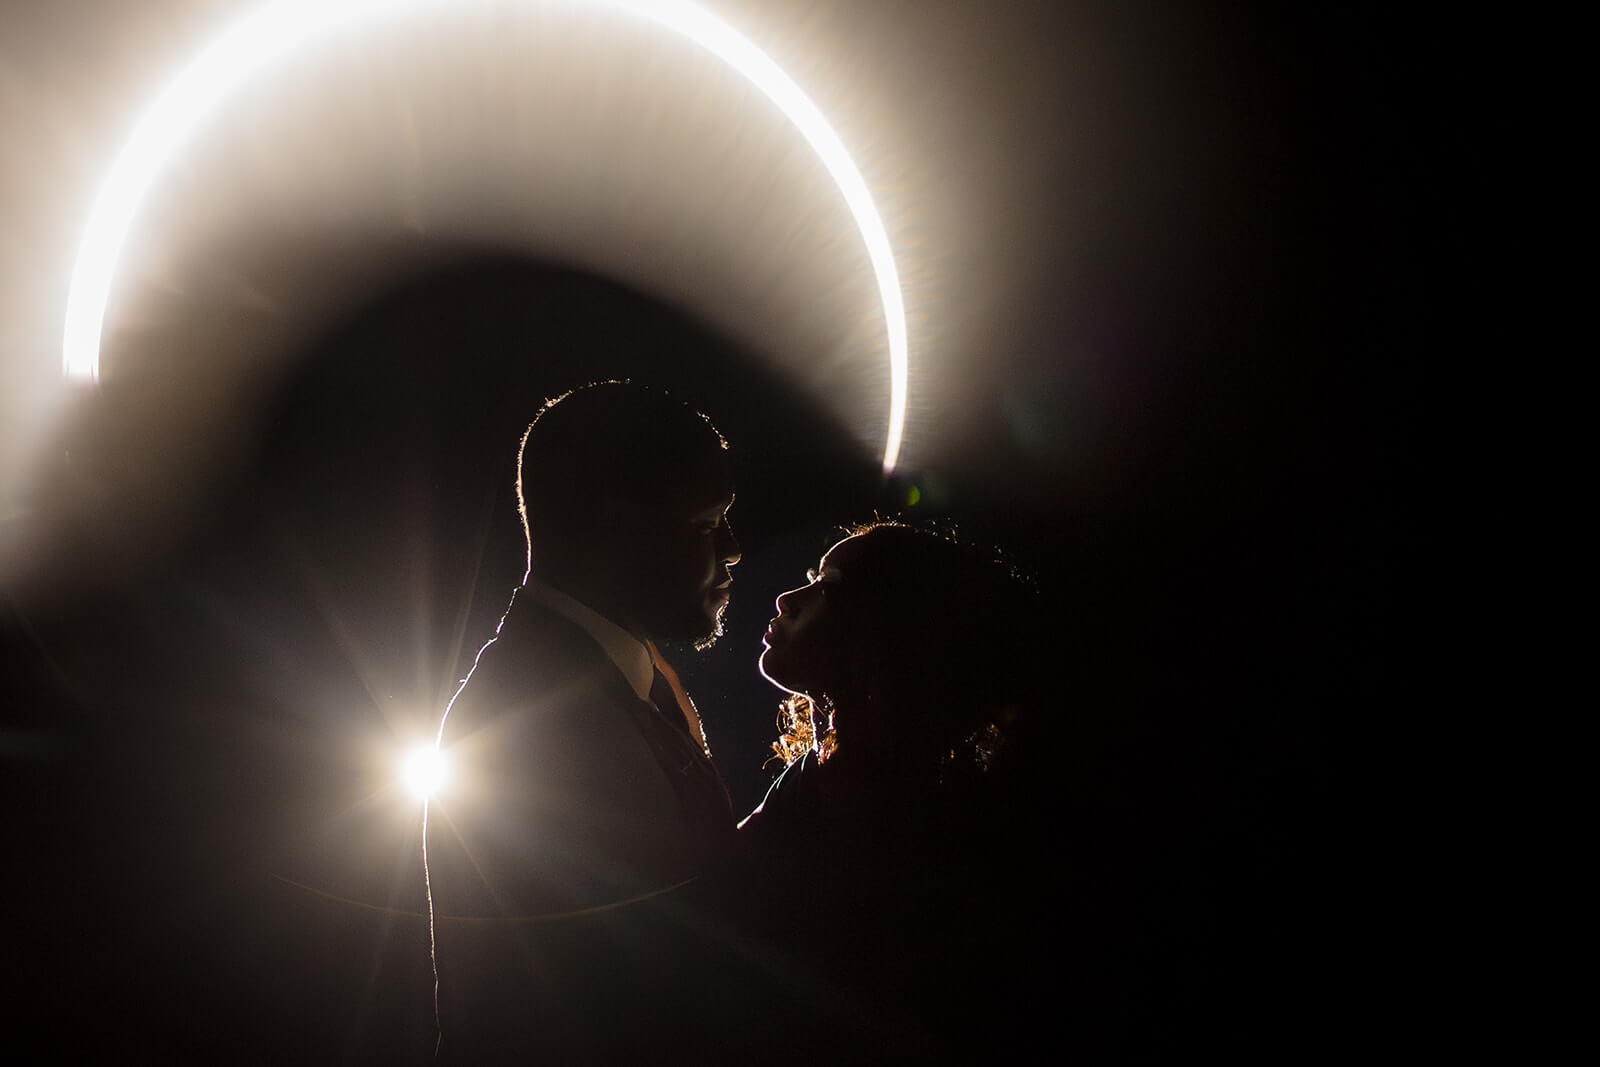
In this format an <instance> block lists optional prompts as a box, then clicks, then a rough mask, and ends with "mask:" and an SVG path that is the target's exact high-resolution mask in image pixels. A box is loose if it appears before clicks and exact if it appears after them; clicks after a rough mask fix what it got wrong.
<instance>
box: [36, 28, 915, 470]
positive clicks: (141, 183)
mask: <svg viewBox="0 0 1600 1067" xmlns="http://www.w3.org/2000/svg"><path fill="white" fill-rule="evenodd" d="M481 2H484V3H489V2H494V0H481ZM498 2H499V3H500V4H507V3H511V2H512V0H498ZM521 2H522V3H525V4H533V3H539V2H550V0H521ZM586 2H587V3H588V4H589V5H590V6H597V7H602V8H609V9H613V10H616V11H618V12H621V13H624V14H627V15H631V16H634V17H638V18H641V19H645V20H647V21H650V22H653V23H655V24H657V25H660V26H662V27H664V28H665V29H667V30H670V31H672V32H674V33H677V34H679V35H681V36H683V37H685V38H687V39H689V40H690V41H692V42H693V43H695V44H696V45H698V46H699V47H701V48H704V49H706V50H707V51H709V52H711V53H713V54H714V55H716V56H717V57H719V58H720V59H722V60H723V61H724V62H726V63H727V64H728V65H729V66H731V67H732V68H734V69H735V70H737V71H738V72H739V73H740V74H742V75H743V76H744V77H745V78H747V79H748V80H749V81H750V82H751V83H752V84H753V85H754V86H755V87H756V88H758V89H759V90H760V91H761V92H762V93H763V94H764V95H765V96H766V97H767V98H768V99H770V100H771V101H772V102H773V104H775V105H776V106H777V107H778V109H779V110H780V111H782V112H783V114H784V115H785V116H786V117H787V118H788V119H789V121H790V122H791V123H792V124H793V125H794V127H795V128H796V129H797V130H798V131H799V132H800V134H801V135H802V136H804V137H805V139H806V141H807V143H808V144H810V146H811V148H812V150H813V151H814V152H816V154H817V157H818V158H819V159H820V160H821V162H822V163H823V165H824V166H825V167H826V168H827V170H828V173H829V175H830V176H831V177H832V178H833V181H834V183H835V184H836V185H837V186H838V188H839V192H840V194H841V195H842V196H843V197H844V199H845V202H846V204H847V205H848V206H849V208H850V213H851V216H852V217H853V218H854V220H855V223H856V227H857V229H858V230H859V231H860V235H861V239H862V241H863V242H864V243H865V245H866V248H867V252H868V255H869V257H870V260H871V263H872V269H873V273H874V276H875V279H876V282H877V285H878V291H879V296H880V300H881V303H882V308H883V316H884V324H885V329H886V331H887V338H888V349H889V377H890V401H889V424H888V431H887V437H886V440H885V443H884V451H883V469H884V471H885V473H888V472H890V471H892V470H893V469H894V468H895V465H896V463H897V462H898V459H899V454H900V445H901V437H902V434H903V430H904V424H905V417H906V399H907V379H908V377H909V356H908V341H907V336H906V317H905V301H904V297H903V295H902V293H901V290H900V279H899V272H898V270H897V269H896V266H895V261H894V253H893V249H892V248H891V247H890V244H889V237H888V233H887V231H886V230H885V228H884V225H883V220H882V218H880V217H879V215H878V211H877V208H876V206H875V205H874V204H873V200H872V195H871V192H870V191H869V189H868V187H867V183H866V180H865V179H864V178H863V177H862V175H861V172H860V170H859V169H857V167H856V165H855V162H854V161H853V160H852V159H851V158H850V154H849V152H847V151H846V149H845V147H844V143H843V142H842V141H841V140H840V139H839V135H838V134H837V133H836V132H835V131H834V129H833V127H832V126H831V125H830V124H829V123H828V121H827V119H826V118H825V117H824V116H823V114H822V112H821V111H820V110H819V109H818V108H817V106H816V104H814V103H812V101H811V99H810V98H809V97H808V96H806V94H805V93H804V92H803V91H802V90H801V89H800V87H799V86H798V85H796V84H795V83H794V81H793V80H792V79H791V78H790V77H789V76H788V75H787V74H785V73H784V72H783V71H782V69H780V68H779V67H778V65H777V64H776V63H775V62H773V60H772V59H771V58H770V57H769V56H768V55H767V54H766V53H765V52H763V51H762V50H761V49H760V48H758V47H757V46H756V45H754V44H753V43H751V42H750V41H749V40H748V39H747V38H745V37H744V36H743V35H741V34H740V33H738V32H737V31H736V30H734V29H733V28H732V27H731V26H729V25H728V24H727V23H725V22H723V21H722V20H721V19H719V18H717V17H716V16H715V15H713V14H711V13H710V12H709V11H707V10H706V9H705V8H703V7H701V6H700V5H698V4H695V3H689V2H687V0H586ZM463 6H464V5H463V4H461V3H455V4H450V3H448V0H309V2H308V0H283V2H279V3H273V4H268V5H266V6H264V7H261V8H258V9H256V10H255V11H253V12H251V13H249V14H248V15H246V16H244V17H243V18H241V19H239V21H237V22H235V23H233V24H232V25H231V26H230V27H229V28H227V29H226V30H224V31H223V32H222V33H221V34H220V35H219V36H217V37H216V38H214V39H213V40H212V41H211V42H210V43H209V44H208V45H206V46H205V47H204V48H203V49H202V50H201V51H200V53H199V54H198V55H197V56H195V57H194V58H193V59H192V60H191V61H190V62H189V63H188V64H187V65H186V66H185V67H183V69H182V70H180V71H179V72H178V74H177V75H176V76H174V77H173V78H172V80H171V81H169V82H168V83H167V85H166V87H165V88H164V89H163V90H162V91H161V92H160V94H159V95H158V96H157V97H156V98H155V100H154V101H153V102H152V103H151V104H150V105H149V106H148V107H147V108H146V109H145V110H144V112H143V114H142V115H141V116H140V118H139V120H138V122H137V123H136V124H135V126H134V128H133V131H132V133H131V134H130V135H129V137H128V139H127V141H126V142H125V143H124V145H123V147H122V150H121V152H120V153H119V154H118V155H117V157H116V159H115V161H114V162H113V164H112V166H111V169H110V171H109V172H108V174H107V176H106V178H105V180H104V182H103V184H102V186H101V189H100V192H99V195H98V197H97V198H96V200H95V202H94V205H93V207H92V209H91V211H90V213H89V217H88V221H87V223H86V224H85V226H84V231H83V236H82V239H81V242H80V244H79V247H78V254H77V259H76V261H75V265H74V267H73V273H72V280H71V283H70V287H69V290H68V294H67V311H66V321H65V325H64V329H63V333H62V361H63V372H64V373H65V374H66V376H67V377H69V378H80V379H87V380H90V381H98V380H99V376H100V339H101V335H102V332H103V330H104V327H105V315H106V303H107V300H108V299H109V295H110V290H111V281H112V277H113V275H114V273H115V271H116V265H117V260H118V258H119V256H120V255H121V253H122V248H123V245H124V243H125V242H126V241H127V238H128V234H129V233H130V231H131V230H132V227H133V222H134V218H135V215H136V213H137V211H138V208H139V204H140V202H141V201H142V200H143V198H144V196H145V194H146V193H147V192H148V191H149V190H150V188H151V187H152V186H153V185H154V183H155V180H156V178H157V175H158V174H159V173H160V171H161V169H162V168H163V166H164V165H165V164H166V163H167V161H168V160H170V159H171V158H172V157H173V156H174V155H175V154H176V153H177V152H178V151H179V149H180V148H181V147H182V145H183V143H184V142H185V141H186V140H187V139H188V137H189V136H190V135H191V134H192V133H193V132H194V131H195V130H196V129H197V128H198V127H199V126H200V125H201V124H202V123H203V122H204V121H205V119H206V118H207V117H209V116H210V115H212V114H214V113H216V112H217V111H219V110H220V109H221V108H222V107H223V106H224V105H225V103H226V100H227V98H228V96H229V94H230V93H231V92H233V91H234V90H235V89H237V88H238V87H239V86H240V85H242V84H243V83H245V82H246V81H247V80H248V79H250V78H252V77H255V76H257V75H259V74H261V73H263V72H264V71H265V70H266V68H268V67H270V66H271V65H272V64H274V63H275V62H277V61H279V60H282V59H283V58H285V57H287V56H288V55H290V54H292V53H293V52H294V51H295V50H297V49H299V48H302V47H305V46H307V45H309V44H310V43H312V42H313V41H315V40H317V39H319V38H322V37H325V36H326V35H328V34H329V33H332V32H334V31H336V30H338V29H341V28H344V27H348V26H350V25H352V24H354V23H365V22H367V21H376V20H378V19H380V18H389V19H392V18H395V17H397V16H399V15H401V14H405V13H417V12H427V13H438V14H440V15H443V14H444V13H445V12H447V11H451V10H459V9H460V8H461V7H463Z"/></svg>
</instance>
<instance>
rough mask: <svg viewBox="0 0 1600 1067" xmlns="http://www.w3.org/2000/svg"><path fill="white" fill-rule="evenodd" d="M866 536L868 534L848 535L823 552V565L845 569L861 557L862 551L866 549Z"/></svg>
mask: <svg viewBox="0 0 1600 1067" xmlns="http://www.w3.org/2000/svg"><path fill="white" fill-rule="evenodd" d="M865 537H866V534H856V535H854V536H852V537H846V538H845V539H844V540H843V541H840V542H839V543H838V544H836V545H834V546H833V547H832V548H830V549H828V551H826V552H824V553H823V554H822V564H823V566H825V567H835V568H840V569H843V568H844V567H847V566H849V565H850V563H851V562H852V561H854V560H857V559H860V558H861V555H862V553H863V552H865V551H866V545H865V544H863V539H864V538H865Z"/></svg>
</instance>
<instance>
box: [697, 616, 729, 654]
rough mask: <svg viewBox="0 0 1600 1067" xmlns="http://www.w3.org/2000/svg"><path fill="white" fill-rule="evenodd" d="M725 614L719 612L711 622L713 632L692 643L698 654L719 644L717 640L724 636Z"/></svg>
mask: <svg viewBox="0 0 1600 1067" xmlns="http://www.w3.org/2000/svg"><path fill="white" fill-rule="evenodd" d="M724 610H725V609H724ZM723 613H724V612H723V611H720V610H719V611H718V612H717V614H716V618H714V619H712V620H711V630H710V632H709V633H704V634H702V635H701V636H699V637H697V638H695V639H694V640H693V641H692V642H690V643H691V644H693V645H694V650H695V651H696V652H704V651H705V650H706V649H708V648H710V647H711V646H712V645H714V644H716V643H717V638H719V637H721V636H722V634H723V626H722V616H723Z"/></svg>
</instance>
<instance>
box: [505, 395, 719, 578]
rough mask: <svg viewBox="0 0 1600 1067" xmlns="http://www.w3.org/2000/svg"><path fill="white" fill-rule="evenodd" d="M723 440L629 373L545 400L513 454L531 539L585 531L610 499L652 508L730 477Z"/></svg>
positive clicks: (555, 538)
mask: <svg viewBox="0 0 1600 1067" xmlns="http://www.w3.org/2000/svg"><path fill="white" fill-rule="evenodd" d="M727 448H728V442H727V441H726V440H725V439H724V438H723V436H722V434H721V433H719V432H718V431H717V428H716V427H715V426H713V425H712V424H711V420H710V419H708V418H707V417H706V416H705V415H703V414H701V413H700V412H698V411H696V410H695V409H694V408H692V407H690V406H689V405H688V404H685V403H683V402H682V401H680V400H677V399H675V398H674V397H671V396H669V395H668V394H667V393H665V392H662V391H659V390H655V389H647V388H645V387H644V386H641V385H635V384H633V383H632V382H625V381H606V382H595V383H592V384H590V385H585V386H580V387H579V388H577V389H573V390H571V391H570V392H567V393H564V394H562V395H561V396H558V397H555V398H554V399H552V400H548V401H546V402H545V405H544V407H543V408H541V409H540V411H539V413H538V414H537V415H535V416H534V419H533V422H532V423H530V424H529V426H528V429H527V432H525V433H524V434H523V435H522V445H521V449H520V451H519V453H518V456H517V508H518V511H519V512H520V513H521V515H522V521H523V527H524V529H525V530H526V531H527V534H528V539H529V542H530V547H531V546H532V545H533V544H538V543H540V542H541V541H554V542H561V541H562V540H563V539H565V538H570V537H573V536H581V535H582V532H583V529H584V527H585V526H586V525H587V522H588V520H590V519H592V518H593V517H595V516H596V515H598V514H599V513H600V511H601V509H602V508H603V507H604V506H605V505H606V504H607V503H608V502H610V501H622V502H624V503H628V504H633V505H638V506H641V507H649V506H650V505H651V504H654V503H660V502H664V501H667V500H670V499H673V498H674V497H675V496H681V495H682V494H683V493H684V492H686V491H688V490H689V489H690V488H691V487H700V486H707V485H712V484H721V485H727V486H731V484H732V479H731V473H730V470H729V466H728V458H727Z"/></svg>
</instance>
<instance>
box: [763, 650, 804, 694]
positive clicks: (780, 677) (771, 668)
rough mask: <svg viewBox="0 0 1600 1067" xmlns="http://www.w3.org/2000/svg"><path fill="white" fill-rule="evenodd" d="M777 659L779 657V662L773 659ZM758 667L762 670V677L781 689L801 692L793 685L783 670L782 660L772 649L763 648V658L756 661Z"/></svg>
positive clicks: (787, 691) (788, 691) (789, 691)
mask: <svg viewBox="0 0 1600 1067" xmlns="http://www.w3.org/2000/svg"><path fill="white" fill-rule="evenodd" d="M775 659H777V660H778V662H776V663H774V662H773V660H775ZM756 669H757V670H759V671H760V672H761V677H763V678H765V679H766V680H767V681H769V682H771V683H772V684H773V685H775V686H777V687H778V688H779V689H782V690H783V691H784V692H785V693H798V692H800V690H799V689H797V688H796V687H795V686H794V685H792V684H791V683H790V681H789V680H788V679H787V677H786V675H785V672H784V670H783V663H782V660H781V659H780V658H779V657H776V656H774V655H773V654H772V649H770V648H766V649H762V651H761V658H760V659H759V660H757V661H756Z"/></svg>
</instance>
